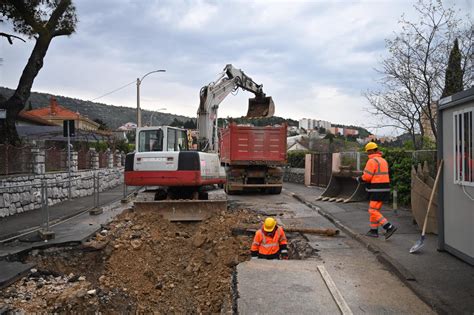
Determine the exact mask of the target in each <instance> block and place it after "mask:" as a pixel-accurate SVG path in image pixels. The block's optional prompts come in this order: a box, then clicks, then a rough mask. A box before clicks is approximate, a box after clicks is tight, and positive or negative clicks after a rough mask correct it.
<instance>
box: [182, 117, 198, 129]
mask: <svg viewBox="0 0 474 315" xmlns="http://www.w3.org/2000/svg"><path fill="white" fill-rule="evenodd" d="M183 128H184V129H196V128H197V125H196V122H195V121H194V120H193V119H188V120H186V122H185V123H184V125H183Z"/></svg>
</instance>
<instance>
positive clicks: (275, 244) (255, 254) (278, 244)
mask: <svg viewBox="0 0 474 315" xmlns="http://www.w3.org/2000/svg"><path fill="white" fill-rule="evenodd" d="M287 244H288V242H287V240H286V235H285V232H284V231H283V228H282V227H281V226H278V225H277V222H276V220H275V219H274V218H266V219H265V221H264V223H263V225H262V228H261V229H258V230H257V232H255V237H254V238H253V243H252V247H251V249H250V251H251V255H252V259H256V258H262V259H280V255H281V259H288V248H287Z"/></svg>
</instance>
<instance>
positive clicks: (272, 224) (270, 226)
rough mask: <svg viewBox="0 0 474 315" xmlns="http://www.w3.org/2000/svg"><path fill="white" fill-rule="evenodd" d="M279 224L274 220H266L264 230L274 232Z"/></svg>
mask: <svg viewBox="0 0 474 315" xmlns="http://www.w3.org/2000/svg"><path fill="white" fill-rule="evenodd" d="M276 224H277V221H276V220H275V219H274V218H266V219H265V222H264V223H263V230H264V231H265V232H272V231H273V229H274V228H275V226H276Z"/></svg>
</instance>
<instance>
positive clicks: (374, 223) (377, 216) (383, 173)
mask: <svg viewBox="0 0 474 315" xmlns="http://www.w3.org/2000/svg"><path fill="white" fill-rule="evenodd" d="M365 151H366V152H367V154H368V155H369V160H368V161H367V164H366V165H365V169H364V173H363V174H362V177H361V178H359V180H362V181H364V182H366V183H367V192H369V196H370V203H369V214H370V230H369V232H367V234H366V235H367V236H370V237H378V236H379V232H378V230H379V226H382V227H383V229H384V230H385V239H388V238H389V237H390V236H392V235H393V233H395V231H396V230H397V228H396V227H395V226H394V225H393V224H391V223H390V222H388V220H387V219H386V218H385V217H384V216H383V215H382V214H381V213H380V209H381V208H382V204H383V202H384V201H388V200H389V199H390V177H389V174H388V163H387V161H386V160H385V159H384V158H383V157H382V152H380V151H379V149H378V146H377V144H376V143H375V142H369V143H367V145H366V146H365Z"/></svg>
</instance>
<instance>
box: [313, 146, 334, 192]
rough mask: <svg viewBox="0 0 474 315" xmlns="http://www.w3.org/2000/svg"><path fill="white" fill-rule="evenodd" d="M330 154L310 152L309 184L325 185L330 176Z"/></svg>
mask: <svg viewBox="0 0 474 315" xmlns="http://www.w3.org/2000/svg"><path fill="white" fill-rule="evenodd" d="M331 168H332V154H331V153H312V154H311V185H314V186H320V187H326V186H327V185H328V183H329V179H330V178H331Z"/></svg>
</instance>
